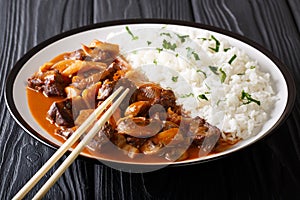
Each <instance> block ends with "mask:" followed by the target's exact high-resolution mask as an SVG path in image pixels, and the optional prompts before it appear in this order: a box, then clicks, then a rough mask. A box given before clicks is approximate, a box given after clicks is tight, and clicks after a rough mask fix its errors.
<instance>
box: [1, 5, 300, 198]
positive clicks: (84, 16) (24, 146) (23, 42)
mask: <svg viewBox="0 0 300 200" xmlns="http://www.w3.org/2000/svg"><path fill="white" fill-rule="evenodd" d="M132 18H162V19H177V20H185V21H192V22H198V23H203V24H209V25H213V26H216V27H220V28H223V29H226V30H230V31H232V32H235V33H238V34H241V35H244V36H246V37H248V38H250V39H252V40H254V41H256V42H257V43H259V44H261V45H263V46H265V47H266V48H267V49H268V50H270V51H272V52H273V53H274V55H275V56H277V57H278V58H279V59H280V60H281V61H282V62H283V63H285V64H286V65H287V66H288V68H289V69H290V71H291V72H292V73H293V75H294V77H295V81H296V84H297V86H298V85H299V83H300V65H299V63H300V34H299V31H300V1H299V0H264V1H262V0H151V1H150V0H94V1H92V0H61V1H51V0H1V1H0V45H1V49H0V55H1V56H0V58H1V59H0V72H1V88H0V95H1V96H0V97H1V104H0V107H1V108H0V111H1V112H0V123H1V129H0V199H11V198H12V197H13V195H14V194H15V193H16V192H17V191H18V190H19V189H20V188H21V187H22V186H23V185H24V183H26V181H27V180H28V179H29V178H30V177H31V176H32V175H33V174H34V173H35V172H36V171H37V170H38V169H39V168H40V167H41V166H42V164H43V163H45V162H46V161H47V160H48V159H49V158H50V156H51V155H52V154H53V153H54V150H53V149H51V148H49V147H47V146H45V145H43V144H41V143H40V142H38V141H36V140H35V139H33V138H32V137H31V136H29V135H28V134H27V133H25V131H23V130H22V128H21V127H20V126H19V125H18V124H17V123H16V122H15V121H14V119H13V118H12V116H11V115H10V113H9V112H8V109H7V108H6V105H5V101H4V87H5V78H6V76H7V75H8V73H9V71H10V69H11V68H12V67H13V65H14V64H15V63H16V61H17V60H18V59H19V58H20V57H21V56H22V55H24V54H25V53H26V52H27V51H28V50H29V49H30V48H32V47H34V46H35V45H37V44H38V43H40V42H42V41H44V40H45V39H48V38H50V37H52V36H54V35H56V34H59V33H61V32H64V31H67V30H70V29H73V28H76V27H80V26H83V25H88V24H93V23H97V22H104V21H110V20H117V19H118V20H120V19H132ZM297 91H299V88H298V89H297ZM299 103H300V98H299V97H297V99H296V103H295V108H294V110H293V112H292V114H291V115H290V117H289V118H288V119H287V121H286V122H285V123H284V124H283V125H282V126H281V127H280V128H279V129H277V130H276V132H274V133H273V134H272V135H270V136H268V137H266V138H264V139H263V140H261V141H259V142H258V143H256V144H254V145H251V146H249V147H248V148H246V149H244V150H241V151H238V152H237V153H234V154H232V155H231V156H227V157H224V158H222V159H219V160H215V161H213V162H208V163H202V164H199V165H191V166H185V167H178V168H175V167H171V168H170V167H168V168H164V169H161V170H159V171H154V172H149V173H143V174H140V173H127V172H120V171H117V170H114V169H111V168H109V167H107V166H105V165H101V164H100V163H99V164H95V163H93V162H89V161H87V160H83V159H77V160H76V161H75V162H74V163H73V164H72V165H71V167H70V168H69V169H68V170H67V171H66V172H65V174H63V176H62V177H61V178H60V179H59V180H58V182H57V183H56V184H55V185H54V186H53V187H52V188H51V190H50V191H49V192H48V193H47V195H46V196H45V199H220V198H221V199H239V200H240V199H297V198H298V199H299V198H300V125H299V124H300V123H299V120H300V109H299ZM58 164H59V163H58ZM58 164H57V165H55V167H54V168H53V169H51V170H50V172H49V173H48V174H47V176H46V177H45V178H44V179H42V180H41V182H40V183H39V184H38V185H37V186H36V187H34V189H33V190H32V191H31V192H30V193H29V194H28V195H27V196H26V199H31V198H32V197H33V195H34V194H35V193H36V192H37V191H38V189H39V188H40V187H41V186H42V184H43V183H45V181H46V180H47V177H49V176H50V175H51V174H52V173H53V172H54V170H55V169H57V167H58Z"/></svg>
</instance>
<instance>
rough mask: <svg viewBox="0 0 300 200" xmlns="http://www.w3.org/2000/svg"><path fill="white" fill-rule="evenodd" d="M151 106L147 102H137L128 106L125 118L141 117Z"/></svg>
mask: <svg viewBox="0 0 300 200" xmlns="http://www.w3.org/2000/svg"><path fill="white" fill-rule="evenodd" d="M150 106H151V104H150V103H149V101H137V102H134V103H132V104H130V105H129V106H128V107H127V109H126V110H125V114H124V115H125V116H132V117H135V116H143V115H145V114H146V113H147V111H148V110H149V108H150Z"/></svg>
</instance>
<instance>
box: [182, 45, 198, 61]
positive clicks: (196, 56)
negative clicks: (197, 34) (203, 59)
mask: <svg viewBox="0 0 300 200" xmlns="http://www.w3.org/2000/svg"><path fill="white" fill-rule="evenodd" d="M185 49H186V50H187V57H188V58H190V57H191V55H193V56H194V59H195V60H200V58H199V55H198V54H197V53H196V52H195V51H194V50H193V49H192V48H191V47H187V48H185Z"/></svg>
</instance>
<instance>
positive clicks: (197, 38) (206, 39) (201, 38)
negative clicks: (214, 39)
mask: <svg viewBox="0 0 300 200" xmlns="http://www.w3.org/2000/svg"><path fill="white" fill-rule="evenodd" d="M197 39H199V40H203V41H205V40H208V41H211V39H207V38H197Z"/></svg>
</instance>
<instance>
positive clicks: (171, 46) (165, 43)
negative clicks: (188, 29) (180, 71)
mask: <svg viewBox="0 0 300 200" xmlns="http://www.w3.org/2000/svg"><path fill="white" fill-rule="evenodd" d="M162 46H163V48H165V49H171V50H173V51H175V49H176V47H177V45H176V44H175V43H174V44H171V42H168V41H167V40H163V44H162Z"/></svg>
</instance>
